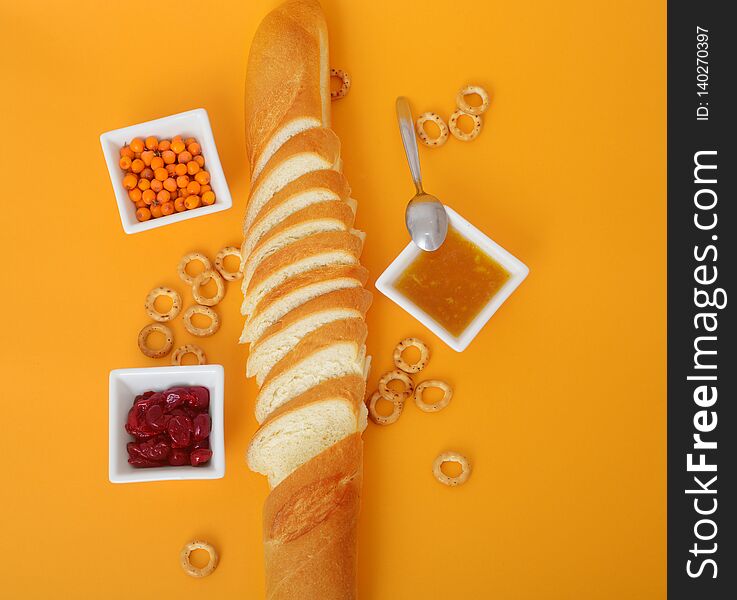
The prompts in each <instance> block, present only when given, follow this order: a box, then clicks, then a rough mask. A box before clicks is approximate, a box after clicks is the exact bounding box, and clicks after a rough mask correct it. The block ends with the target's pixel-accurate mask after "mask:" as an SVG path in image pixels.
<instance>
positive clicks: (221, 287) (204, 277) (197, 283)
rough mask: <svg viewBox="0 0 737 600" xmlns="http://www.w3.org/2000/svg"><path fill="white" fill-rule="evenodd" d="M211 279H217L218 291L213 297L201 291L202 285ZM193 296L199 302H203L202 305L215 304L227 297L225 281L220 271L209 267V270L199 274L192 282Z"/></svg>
mask: <svg viewBox="0 0 737 600" xmlns="http://www.w3.org/2000/svg"><path fill="white" fill-rule="evenodd" d="M210 279H213V280H214V281H215V285H217V287H218V291H217V292H216V293H215V295H214V296H213V297H212V298H207V297H205V296H203V295H202V294H201V293H200V287H201V286H202V285H203V284H205V283H207V282H209V281H210ZM192 297H193V298H194V299H195V302H197V304H201V305H202V306H215V305H216V304H217V303H218V302H220V301H221V300H222V299H223V298H224V297H225V282H224V281H223V278H222V277H220V273H218V272H217V271H213V270H212V269H208V270H207V271H202V273H200V274H199V275H197V277H195V278H194V281H193V282H192Z"/></svg>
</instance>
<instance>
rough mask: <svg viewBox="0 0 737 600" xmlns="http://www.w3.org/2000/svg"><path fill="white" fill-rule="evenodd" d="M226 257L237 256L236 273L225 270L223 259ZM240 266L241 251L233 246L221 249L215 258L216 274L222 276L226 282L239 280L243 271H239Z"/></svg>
mask: <svg viewBox="0 0 737 600" xmlns="http://www.w3.org/2000/svg"><path fill="white" fill-rule="evenodd" d="M226 256H237V257H238V265H239V268H238V270H237V271H234V272H233V271H228V270H227V269H226V268H225V257H226ZM241 264H243V259H242V258H241V251H240V249H238V248H236V247H235V246H228V247H227V248H223V249H222V250H221V251H220V252H218V253H217V256H216V257H215V268H216V269H217V271H218V273H220V274H221V275H222V276H223V279H225V280H226V281H235V280H236V279H241V278H242V277H243V271H241V270H240V265H241Z"/></svg>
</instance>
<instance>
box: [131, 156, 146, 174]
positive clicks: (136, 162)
mask: <svg viewBox="0 0 737 600" xmlns="http://www.w3.org/2000/svg"><path fill="white" fill-rule="evenodd" d="M145 168H146V165H144V164H143V161H142V160H141V159H140V158H134V159H133V162H132V163H131V171H133V172H134V173H140V172H141V171H143V170H144V169H145Z"/></svg>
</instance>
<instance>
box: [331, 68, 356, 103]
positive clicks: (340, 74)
mask: <svg viewBox="0 0 737 600" xmlns="http://www.w3.org/2000/svg"><path fill="white" fill-rule="evenodd" d="M330 77H337V78H338V79H340V80H341V81H342V82H343V84H342V85H341V86H340V89H339V90H335V91H334V92H332V91H331V92H330V99H331V100H340V99H341V98H345V97H346V96H347V95H348V90H350V89H351V76H350V75H348V73H346V72H345V71H343V69H330Z"/></svg>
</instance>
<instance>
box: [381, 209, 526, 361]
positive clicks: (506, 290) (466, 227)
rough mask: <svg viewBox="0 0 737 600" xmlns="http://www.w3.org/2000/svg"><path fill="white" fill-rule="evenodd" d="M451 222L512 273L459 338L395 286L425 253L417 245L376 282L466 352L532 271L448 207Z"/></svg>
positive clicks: (420, 319) (421, 321)
mask: <svg viewBox="0 0 737 600" xmlns="http://www.w3.org/2000/svg"><path fill="white" fill-rule="evenodd" d="M445 210H446V212H447V213H448V219H449V221H450V225H451V227H453V228H454V229H455V230H456V231H457V232H458V233H459V234H461V236H462V237H464V238H466V239H467V240H470V241H471V242H473V243H474V244H476V245H477V246H478V247H479V248H480V249H481V250H482V251H483V252H484V253H485V254H487V255H488V256H490V257H491V258H492V259H494V260H495V261H496V262H498V263H499V264H500V265H501V266H502V267H504V268H505V269H506V270H507V271H508V272H509V279H508V280H507V282H506V283H505V284H504V285H503V286H502V287H501V289H500V290H499V291H498V292H497V293H496V294H494V295H493V296H492V298H491V300H489V303H488V304H487V305H486V306H484V308H483V309H481V311H480V312H479V314H478V315H476V317H475V318H474V320H473V321H471V323H469V325H468V327H466V329H464V330H463V333H461V334H460V335H459V336H455V335H453V334H452V333H450V332H449V331H448V330H447V329H445V327H443V326H442V325H441V324H440V323H438V322H437V321H436V320H435V319H433V318H432V317H431V316H430V315H428V314H427V313H426V312H425V311H424V310H422V309H421V308H420V307H419V306H417V305H416V304H415V303H414V302H412V301H411V300H409V299H408V298H407V297H406V296H404V295H403V294H402V293H401V292H400V291H398V290H397V289H396V288H395V287H394V283H395V282H396V281H397V279H399V277H400V276H401V275H402V273H404V271H405V270H406V269H407V267H409V265H410V264H412V262H413V261H414V260H415V258H417V256H418V255H419V254H420V253H421V252H423V250H420V249H419V248H418V247H417V246H415V244H414V243H412V242H410V243H409V244H407V246H406V247H405V249H404V250H402V252H401V253H400V254H399V256H397V258H395V259H394V261H393V262H392V263H391V264H390V265H389V266H388V267H387V268H386V270H385V271H384V272H383V273H382V274H381V276H380V277H379V278H378V279H377V280H376V289H378V290H379V291H380V292H381V293H382V294H384V295H385V296H387V297H388V298H389V299H391V300H393V301H394V302H396V303H397V304H398V305H399V306H401V307H402V308H403V309H404V310H406V311H407V312H408V313H409V314H411V315H412V316H413V317H414V318H415V319H417V320H418V321H419V322H420V323H422V324H423V325H424V326H425V327H427V328H428V329H429V330H430V331H432V332H433V333H434V334H435V335H437V336H438V337H439V338H440V339H442V340H443V341H444V342H445V343H446V344H448V346H450V347H451V348H453V350H455V351H456V352H463V351H464V350H465V349H466V348H467V347H468V345H469V344H470V343H471V341H472V340H473V339H474V338H475V337H476V336H477V335H478V333H479V332H480V331H481V329H482V328H483V327H484V325H486V322H487V321H488V320H489V319H490V318H491V316H492V315H493V314H494V313H495V312H496V311H497V310H498V309H499V307H500V306H501V305H502V304H504V301H505V300H506V299H507V298H509V296H510V295H511V294H512V292H513V291H514V290H516V289H517V287H518V286H519V284H520V283H522V282H523V281H524V279H525V277H527V274H528V273H529V272H530V269H528V268H527V266H526V265H525V264H524V263H523V262H522V261H520V260H519V259H518V258H516V257H515V256H513V255H512V254H510V253H509V252H507V251H506V250H505V249H504V248H502V247H501V246H500V245H499V244H497V243H496V242H495V241H494V240H492V239H491V238H490V237H489V236H487V235H486V234H484V233H483V232H481V231H480V230H479V229H477V228H476V227H474V226H473V225H471V223H469V222H468V221H466V219H464V218H463V217H462V216H461V215H459V214H458V213H457V212H455V211H454V210H453V209H452V208H450V207H448V206H446V207H445Z"/></svg>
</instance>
